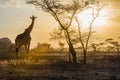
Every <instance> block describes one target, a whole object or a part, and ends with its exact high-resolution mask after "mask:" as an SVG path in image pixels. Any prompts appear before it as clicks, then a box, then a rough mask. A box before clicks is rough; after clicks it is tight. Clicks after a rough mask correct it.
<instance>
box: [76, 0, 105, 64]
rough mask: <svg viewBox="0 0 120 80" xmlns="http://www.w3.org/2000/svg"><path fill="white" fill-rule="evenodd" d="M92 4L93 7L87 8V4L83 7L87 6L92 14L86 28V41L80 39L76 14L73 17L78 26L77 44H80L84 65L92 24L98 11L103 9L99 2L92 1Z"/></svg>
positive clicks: (79, 27) (80, 33) (97, 0)
mask: <svg viewBox="0 0 120 80" xmlns="http://www.w3.org/2000/svg"><path fill="white" fill-rule="evenodd" d="M92 2H93V6H90V7H89V2H88V3H86V5H85V6H88V8H87V9H91V12H92V19H91V21H90V23H89V26H88V32H87V33H88V34H87V37H86V39H83V38H82V31H81V25H80V21H79V19H78V17H77V14H76V16H75V20H76V22H77V26H78V33H79V42H80V43H81V45H82V49H83V55H84V63H86V62H87V57H86V56H87V50H88V44H89V41H90V38H91V35H92V31H93V30H92V29H93V24H94V22H95V20H96V19H97V17H98V16H99V13H100V11H101V10H102V9H103V7H104V5H99V0H92ZM95 6H96V7H95ZM94 48H96V47H95V46H94Z"/></svg>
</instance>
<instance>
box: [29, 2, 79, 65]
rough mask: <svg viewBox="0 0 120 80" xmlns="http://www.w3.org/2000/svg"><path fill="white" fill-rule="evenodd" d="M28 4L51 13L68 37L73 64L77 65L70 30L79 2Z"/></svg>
mask: <svg viewBox="0 0 120 80" xmlns="http://www.w3.org/2000/svg"><path fill="white" fill-rule="evenodd" d="M27 3H28V4H33V5H35V6H36V7H37V8H41V9H42V10H43V11H45V12H48V13H50V14H51V15H52V16H53V17H54V19H55V20H56V21H57V22H58V23H59V25H60V27H61V28H62V29H63V30H64V33H65V35H66V41H67V42H68V45H69V51H70V53H71V55H72V61H73V63H77V58H76V51H75V49H74V47H73V44H72V42H71V37H70V35H69V32H68V29H69V28H70V26H71V23H72V20H73V18H74V15H75V14H76V12H77V10H78V8H79V7H80V6H79V5H78V2H77V0H71V1H70V0H69V1H67V2H66V1H65V2H64V1H62V0H61V1H59V0H29V1H27Z"/></svg>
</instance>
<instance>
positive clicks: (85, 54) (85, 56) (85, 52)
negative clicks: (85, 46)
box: [83, 50, 87, 64]
mask: <svg viewBox="0 0 120 80" xmlns="http://www.w3.org/2000/svg"><path fill="white" fill-rule="evenodd" d="M83 58H84V59H83V63H84V64H86V63H87V51H86V50H83Z"/></svg>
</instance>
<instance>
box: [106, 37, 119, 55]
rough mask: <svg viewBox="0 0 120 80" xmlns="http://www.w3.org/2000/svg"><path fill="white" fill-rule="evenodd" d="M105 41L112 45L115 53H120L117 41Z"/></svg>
mask: <svg viewBox="0 0 120 80" xmlns="http://www.w3.org/2000/svg"><path fill="white" fill-rule="evenodd" d="M105 41H106V42H108V43H109V44H111V45H113V46H114V47H115V49H116V50H117V52H118V53H120V43H119V41H115V40H114V39H112V38H108V39H106V40H105ZM112 49H114V48H113V47H112Z"/></svg>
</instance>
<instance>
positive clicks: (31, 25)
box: [24, 19, 34, 34]
mask: <svg viewBox="0 0 120 80" xmlns="http://www.w3.org/2000/svg"><path fill="white" fill-rule="evenodd" d="M33 26H34V19H33V20H32V22H31V24H30V26H29V27H28V28H27V29H25V32H24V33H26V34H30V32H31V31H32V29H33Z"/></svg>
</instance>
